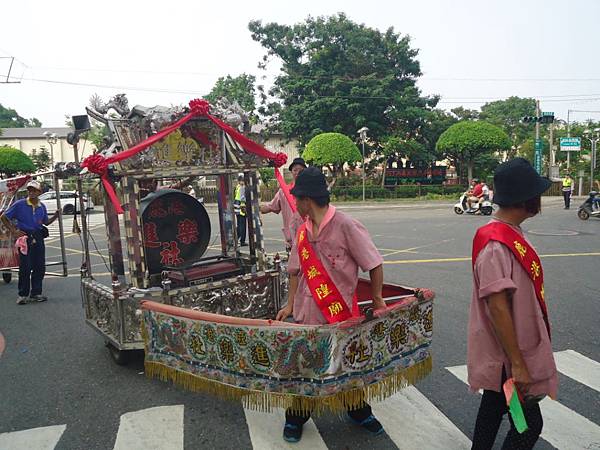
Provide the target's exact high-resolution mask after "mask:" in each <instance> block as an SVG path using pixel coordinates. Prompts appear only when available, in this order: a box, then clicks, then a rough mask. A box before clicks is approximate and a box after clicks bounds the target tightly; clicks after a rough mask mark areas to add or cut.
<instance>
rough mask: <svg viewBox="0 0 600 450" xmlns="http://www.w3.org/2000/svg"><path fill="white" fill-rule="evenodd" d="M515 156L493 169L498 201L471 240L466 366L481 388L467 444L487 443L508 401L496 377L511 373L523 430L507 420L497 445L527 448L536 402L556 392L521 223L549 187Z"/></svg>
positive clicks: (538, 421) (535, 260)
mask: <svg viewBox="0 0 600 450" xmlns="http://www.w3.org/2000/svg"><path fill="white" fill-rule="evenodd" d="M550 185H551V183H550V181H549V180H548V179H546V178H542V177H540V176H539V175H538V173H537V172H536V171H535V170H534V169H533V167H531V165H530V164H529V162H527V161H526V160H524V159H522V158H515V159H513V160H511V161H508V162H506V163H503V164H501V165H500V166H498V168H497V169H496V172H495V175H494V189H495V195H494V202H495V203H497V204H498V205H499V206H500V209H499V210H498V212H497V213H496V215H495V217H494V218H493V219H492V221H491V222H490V223H488V224H487V225H485V226H483V227H481V228H480V229H479V230H478V231H477V234H476V235H475V239H474V242H473V296H472V301H471V310H470V314H469V327H468V341H467V367H468V381H469V385H470V387H471V389H472V390H474V391H477V390H479V389H483V397H482V399H481V405H480V408H479V412H478V414H477V421H476V424H475V432H474V436H473V448H474V449H491V448H492V446H493V445H494V441H495V439H496V435H497V433H498V428H499V426H500V423H501V421H502V417H503V416H504V414H505V413H506V412H507V406H506V405H507V402H506V399H505V396H504V394H503V392H502V385H503V383H504V382H505V381H506V380H507V379H509V378H513V379H514V381H515V383H516V386H517V388H518V390H519V391H520V393H521V394H522V397H523V400H522V404H523V411H524V414H525V419H526V421H527V425H528V427H529V429H528V430H527V431H525V432H524V433H521V434H519V433H518V432H517V430H516V428H515V425H514V423H513V421H512V418H510V425H511V428H510V431H509V432H508V434H507V436H506V439H505V440H504V445H503V447H502V448H510V449H531V448H533V446H534V445H535V443H536V442H537V439H538V438H539V435H540V433H541V431H542V425H543V421H542V415H541V411H540V407H539V404H538V402H539V400H541V398H543V397H544V396H545V395H549V396H550V397H552V398H556V392H557V388H558V375H557V371H556V365H555V363H554V357H553V354H552V344H551V342H550V323H549V320H548V315H547V309H546V304H545V300H544V295H545V294H544V288H543V270H542V267H541V263H540V262H539V257H538V256H537V254H536V252H535V249H534V248H533V246H532V245H531V244H530V243H529V241H527V239H526V238H525V236H524V234H523V230H522V229H521V227H520V225H521V223H522V222H523V221H524V220H526V219H528V218H530V217H533V216H535V215H536V214H538V213H539V212H540V210H541V194H542V193H543V192H544V191H546V190H547V189H548V188H549V187H550Z"/></svg>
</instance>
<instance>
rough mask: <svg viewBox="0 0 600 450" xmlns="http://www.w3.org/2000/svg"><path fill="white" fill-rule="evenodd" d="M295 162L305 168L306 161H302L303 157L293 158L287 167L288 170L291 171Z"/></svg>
mask: <svg viewBox="0 0 600 450" xmlns="http://www.w3.org/2000/svg"><path fill="white" fill-rule="evenodd" d="M296 164H298V165H299V166H302V167H304V168H305V169H306V162H305V161H304V159H303V158H294V160H293V161H292V163H291V164H290V166H289V167H288V169H289V171H290V172H291V171H292V167H294V166H295V165H296Z"/></svg>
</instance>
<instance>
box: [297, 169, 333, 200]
mask: <svg viewBox="0 0 600 450" xmlns="http://www.w3.org/2000/svg"><path fill="white" fill-rule="evenodd" d="M290 193H291V194H292V195H295V196H296V197H310V198H315V197H327V196H329V191H328V190H327V181H325V175H323V172H321V170H320V169H319V168H318V167H314V166H313V167H308V168H307V169H304V170H303V171H302V172H300V174H299V175H298V177H297V178H296V183H295V184H294V187H293V188H292V190H291V191H290Z"/></svg>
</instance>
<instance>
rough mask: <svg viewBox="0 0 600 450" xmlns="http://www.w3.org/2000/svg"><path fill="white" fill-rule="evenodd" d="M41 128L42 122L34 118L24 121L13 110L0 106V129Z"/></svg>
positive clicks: (24, 119)
mask: <svg viewBox="0 0 600 450" xmlns="http://www.w3.org/2000/svg"><path fill="white" fill-rule="evenodd" d="M41 126H42V122H40V121H39V120H38V119H36V118H35V117H34V118H33V119H26V118H24V117H21V116H20V115H19V114H18V113H17V112H16V111H15V110H14V109H11V108H5V107H4V106H2V105H1V104H0V128H35V127H41Z"/></svg>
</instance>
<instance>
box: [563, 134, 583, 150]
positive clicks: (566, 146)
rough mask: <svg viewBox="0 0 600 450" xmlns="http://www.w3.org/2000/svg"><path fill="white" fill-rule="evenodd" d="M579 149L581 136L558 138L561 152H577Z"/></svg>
mask: <svg viewBox="0 0 600 450" xmlns="http://www.w3.org/2000/svg"><path fill="white" fill-rule="evenodd" d="M580 150H581V138H579V137H564V138H560V151H561V152H578V151H580Z"/></svg>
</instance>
